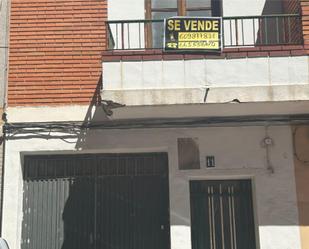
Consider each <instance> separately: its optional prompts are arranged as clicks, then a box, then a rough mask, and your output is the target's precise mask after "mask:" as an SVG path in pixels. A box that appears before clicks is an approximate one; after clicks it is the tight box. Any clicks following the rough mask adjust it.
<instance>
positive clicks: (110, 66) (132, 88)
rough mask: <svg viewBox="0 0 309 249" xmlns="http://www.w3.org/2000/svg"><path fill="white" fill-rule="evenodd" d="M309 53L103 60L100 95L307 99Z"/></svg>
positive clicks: (172, 100) (136, 101) (146, 99)
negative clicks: (273, 55) (279, 55)
mask: <svg viewBox="0 0 309 249" xmlns="http://www.w3.org/2000/svg"><path fill="white" fill-rule="evenodd" d="M308 58H309V57H308V56H296V57H262V58H240V59H200V60H170V61H165V60H161V61H120V62H104V63H103V68H104V74H103V95H102V96H103V98H104V99H111V100H114V101H116V102H120V103H124V104H127V105H158V104H182V103H203V102H204V96H205V91H206V88H209V89H210V91H209V94H208V98H207V103H218V102H219V103H220V102H221V103H222V102H228V101H230V100H232V99H235V98H237V99H239V100H240V101H242V102H254V101H292V100H307V99H309V95H308V87H309V73H308V68H309V64H308Z"/></svg>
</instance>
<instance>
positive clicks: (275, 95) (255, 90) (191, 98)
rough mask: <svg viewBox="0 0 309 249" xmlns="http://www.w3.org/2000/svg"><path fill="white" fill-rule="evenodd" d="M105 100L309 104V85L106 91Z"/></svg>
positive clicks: (134, 103)
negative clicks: (301, 101) (298, 102)
mask: <svg viewBox="0 0 309 249" xmlns="http://www.w3.org/2000/svg"><path fill="white" fill-rule="evenodd" d="M102 98H103V99H106V100H112V101H114V102H118V103H121V104H125V105H127V106H147V105H174V104H201V103H229V102H232V101H233V100H235V99H236V100H239V101H240V102H243V103H247V102H275V101H300V100H309V85H307V84H306V85H278V86H250V87H220V88H219V87H218V88H209V90H208V93H207V88H181V89H177V88H176V89H143V90H139V89H132V90H131V89H130V90H104V91H103V92H102Z"/></svg>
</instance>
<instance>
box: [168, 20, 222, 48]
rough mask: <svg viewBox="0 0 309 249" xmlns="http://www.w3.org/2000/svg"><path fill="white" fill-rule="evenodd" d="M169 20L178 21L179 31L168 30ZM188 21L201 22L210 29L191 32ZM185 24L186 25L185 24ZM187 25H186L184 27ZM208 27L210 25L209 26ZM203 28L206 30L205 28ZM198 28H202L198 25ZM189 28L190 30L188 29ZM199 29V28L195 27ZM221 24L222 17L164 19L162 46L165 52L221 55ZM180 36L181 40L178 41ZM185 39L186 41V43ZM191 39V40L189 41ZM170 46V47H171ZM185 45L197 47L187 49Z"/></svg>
mask: <svg viewBox="0 0 309 249" xmlns="http://www.w3.org/2000/svg"><path fill="white" fill-rule="evenodd" d="M169 20H174V21H176V20H177V21H178V20H179V21H178V23H177V24H179V25H178V29H179V30H177V31H176V30H169V29H168V22H169ZM188 21H191V24H192V21H197V22H198V21H202V22H204V23H205V26H206V23H207V24H209V23H211V28H210V27H207V29H208V30H202V31H200V30H192V25H191V26H190V27H189V25H188ZM186 22H187V23H186ZM216 22H218V25H217V28H218V30H214V29H213V27H214V26H215V25H214V24H215V23H216ZM186 24H187V25H186ZM209 25H210V24H209ZM205 26H204V28H205V29H206V27H205ZM200 27H203V26H202V25H200ZM190 28H191V29H190ZM196 28H197V29H199V27H198V26H197V27H196ZM222 30H223V22H222V17H187V16H185V17H179V16H174V17H170V18H166V19H164V40H163V46H164V51H165V52H186V51H187V52H206V53H221V52H222V49H223V34H222V33H223V32H222ZM180 35H182V39H179V38H180V37H179V36H180ZM186 38H187V41H186ZM190 39H191V40H190ZM171 45H172V47H171ZM186 45H197V46H196V47H191V48H190V47H189V46H186ZM212 46H213V47H214V48H211V47H212Z"/></svg>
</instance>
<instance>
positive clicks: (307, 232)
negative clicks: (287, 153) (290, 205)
mask: <svg viewBox="0 0 309 249" xmlns="http://www.w3.org/2000/svg"><path fill="white" fill-rule="evenodd" d="M292 129H293V138H294V164H295V177H296V190H297V202H298V210H299V224H300V232H301V241H302V248H303V249H308V248H309V126H294V127H293V128H292Z"/></svg>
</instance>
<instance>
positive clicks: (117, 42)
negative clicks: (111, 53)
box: [116, 23, 119, 49]
mask: <svg viewBox="0 0 309 249" xmlns="http://www.w3.org/2000/svg"><path fill="white" fill-rule="evenodd" d="M116 44H117V45H116V49H119V41H118V23H116Z"/></svg>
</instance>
